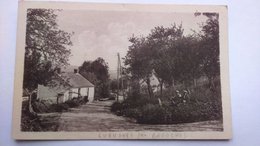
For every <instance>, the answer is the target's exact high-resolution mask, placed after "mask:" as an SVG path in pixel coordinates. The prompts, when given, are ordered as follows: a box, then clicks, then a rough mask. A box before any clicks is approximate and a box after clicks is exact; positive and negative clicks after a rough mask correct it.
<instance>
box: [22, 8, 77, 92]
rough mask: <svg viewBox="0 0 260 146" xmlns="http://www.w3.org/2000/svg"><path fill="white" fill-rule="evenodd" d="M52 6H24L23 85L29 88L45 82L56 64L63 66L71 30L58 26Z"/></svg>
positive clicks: (50, 76)
mask: <svg viewBox="0 0 260 146" xmlns="http://www.w3.org/2000/svg"><path fill="white" fill-rule="evenodd" d="M55 11H57V10H52V9H28V10H27V22H26V24H27V25H26V45H25V61H24V81H23V87H24V88H26V89H28V90H29V91H32V90H34V89H35V88H37V85H38V84H43V85H46V84H48V83H49V81H50V80H51V78H52V76H53V75H54V72H55V70H56V68H57V67H59V66H63V65H67V64H68V58H69V55H70V50H69V49H67V48H66V47H67V46H70V45H72V42H71V40H70V37H71V35H72V33H68V32H65V31H63V30H60V29H59V28H58V24H57V22H56V19H57V15H56V14H55Z"/></svg>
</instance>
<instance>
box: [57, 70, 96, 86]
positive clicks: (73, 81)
mask: <svg viewBox="0 0 260 146" xmlns="http://www.w3.org/2000/svg"><path fill="white" fill-rule="evenodd" d="M61 77H62V79H63V80H65V82H67V83H68V84H69V85H70V86H71V87H75V88H79V87H94V85H93V84H92V83H91V82H90V81H88V80H87V79H86V78H84V77H83V76H82V75H80V74H79V73H71V72H68V73H62V74H61Z"/></svg>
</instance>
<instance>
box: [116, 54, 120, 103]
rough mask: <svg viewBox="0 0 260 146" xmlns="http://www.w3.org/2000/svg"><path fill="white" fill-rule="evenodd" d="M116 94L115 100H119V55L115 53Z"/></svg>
mask: <svg viewBox="0 0 260 146" xmlns="http://www.w3.org/2000/svg"><path fill="white" fill-rule="evenodd" d="M117 58H118V59H117V96H116V101H119V74H120V55H119V53H117Z"/></svg>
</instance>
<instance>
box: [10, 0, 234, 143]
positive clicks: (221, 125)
mask: <svg viewBox="0 0 260 146" xmlns="http://www.w3.org/2000/svg"><path fill="white" fill-rule="evenodd" d="M18 12H19V14H18V16H19V18H18V29H17V31H18V34H17V39H18V40H17V50H16V54H17V55H16V72H15V93H14V115H13V136H14V138H15V139H230V138H231V135H232V134H231V115H230V97H229V78H228V47H227V46H228V45H227V7H225V6H192V5H189V6H181V5H144V4H143V5H141V4H139V5H138V4H95V3H61V2H59V3H51V2H20V4H19V11H18Z"/></svg>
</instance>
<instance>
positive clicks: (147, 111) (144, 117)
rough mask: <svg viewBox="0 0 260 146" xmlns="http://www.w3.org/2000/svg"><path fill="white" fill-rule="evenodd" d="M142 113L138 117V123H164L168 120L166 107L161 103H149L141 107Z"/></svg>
mask: <svg viewBox="0 0 260 146" xmlns="http://www.w3.org/2000/svg"><path fill="white" fill-rule="evenodd" d="M140 113H141V114H140V115H139V116H138V118H137V122H138V123H143V124H146V123H149V124H162V123H165V122H166V120H165V118H166V112H165V109H164V108H162V107H160V106H159V105H154V104H147V105H145V106H143V107H142V108H141V110H140Z"/></svg>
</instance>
